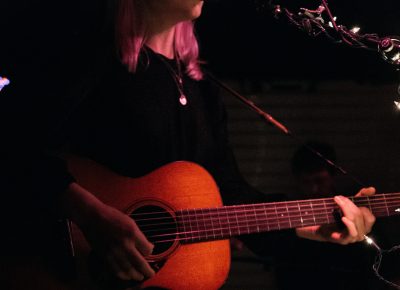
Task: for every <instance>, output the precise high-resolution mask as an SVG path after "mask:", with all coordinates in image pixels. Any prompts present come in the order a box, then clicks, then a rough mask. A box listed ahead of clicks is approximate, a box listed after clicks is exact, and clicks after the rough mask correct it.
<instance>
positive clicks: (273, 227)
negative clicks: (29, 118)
mask: <svg viewBox="0 0 400 290" xmlns="http://www.w3.org/2000/svg"><path fill="white" fill-rule="evenodd" d="M264 221H266V220H264ZM334 221H335V219H334V217H333V216H330V217H329V218H328V219H326V217H324V221H318V222H315V223H310V224H309V225H318V224H328V223H329V222H334ZM244 222H245V221H242V222H241V223H244ZM229 224H230V223H229V222H228V224H226V223H224V224H223V225H224V226H225V225H228V227H224V228H222V227H221V226H222V224H220V227H219V228H215V229H199V230H197V231H193V230H192V231H185V232H182V231H181V232H176V233H168V234H164V235H155V236H150V237H149V238H152V237H169V236H173V237H176V236H179V235H187V234H194V233H197V234H203V235H198V236H191V237H184V238H181V237H179V238H173V239H167V240H160V241H154V243H165V242H171V241H175V240H179V241H181V240H204V239H206V240H209V239H221V238H224V237H225V238H227V237H229V236H234V235H237V234H240V233H243V234H246V233H254V232H257V231H256V230H255V228H256V225H254V226H252V228H254V230H252V228H250V227H249V226H248V224H247V225H239V224H237V225H236V226H229ZM205 226H206V225H205ZM296 226H304V224H301V223H298V225H297V224H296ZM260 227H264V228H262V229H267V230H269V231H272V230H280V229H288V228H290V227H289V222H286V223H285V224H284V225H282V224H280V223H279V222H276V223H274V224H271V223H269V222H268V221H267V222H266V223H259V224H258V228H257V229H259V228H260ZM241 228H244V229H245V230H242V231H241V230H240V229H241ZM174 230H175V228H174ZM224 230H227V232H223V231H224ZM235 230H237V233H236V232H234V234H232V231H235ZM219 231H220V232H221V233H218V232H219ZM209 232H212V234H210V235H208V233H209ZM204 234H205V235H204Z"/></svg>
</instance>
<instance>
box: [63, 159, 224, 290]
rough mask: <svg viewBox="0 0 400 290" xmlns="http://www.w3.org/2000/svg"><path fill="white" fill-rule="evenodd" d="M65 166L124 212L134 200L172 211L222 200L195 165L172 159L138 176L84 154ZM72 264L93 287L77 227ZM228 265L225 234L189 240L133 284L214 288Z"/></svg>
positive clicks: (194, 289)
mask: <svg viewBox="0 0 400 290" xmlns="http://www.w3.org/2000/svg"><path fill="white" fill-rule="evenodd" d="M68 167H69V169H70V171H71V173H72V174H73V175H74V177H75V178H76V180H77V182H78V183H79V184H80V185H81V186H83V187H85V188H86V189H88V190H89V191H91V192H92V193H94V194H95V195H96V196H97V197H98V198H99V199H100V200H102V201H103V202H105V203H106V204H108V205H111V206H113V207H115V208H117V209H119V210H121V211H123V212H125V213H127V214H129V213H131V212H132V210H134V209H135V207H136V205H145V204H162V205H165V206H166V207H167V208H169V209H171V210H172V211H177V210H180V209H187V208H206V207H208V208H210V207H219V206H222V201H221V197H220V195H219V191H218V188H217V186H216V184H215V182H214V180H213V179H212V177H211V176H210V175H209V174H208V172H207V171H206V170H204V169H203V168H202V167H200V166H199V165H196V164H194V163H190V162H184V161H180V162H175V163H171V164H168V165H165V166H163V167H161V168H159V169H157V170H155V171H153V172H152V173H150V174H149V175H146V176H144V177H141V178H135V179H133V178H128V177H123V176H119V175H117V174H115V173H113V172H111V171H109V170H108V169H106V168H105V167H103V166H101V165H98V164H96V163H94V162H92V161H90V160H86V159H81V158H77V157H71V158H68ZM72 237H73V245H74V249H75V256H76V261H77V267H78V280H79V287H80V288H83V289H97V287H96V285H95V284H93V283H92V282H91V279H89V275H88V274H87V260H88V254H89V252H90V249H89V246H88V244H87V243H86V241H85V239H84V237H83V235H82V233H81V232H80V230H79V229H78V228H77V227H76V226H73V228H72ZM229 266H230V248H229V241H228V240H221V241H211V242H201V243H194V244H179V243H175V247H174V248H173V249H172V250H171V252H169V253H168V254H167V257H166V259H165V263H163V265H162V267H161V269H160V270H159V271H158V272H157V273H156V275H155V276H154V277H153V278H151V279H149V280H147V281H145V282H143V283H142V284H140V285H139V286H138V288H140V289H144V288H147V287H161V288H166V289H192V290H197V289H199V290H200V289H218V288H220V287H221V285H222V284H223V283H224V281H225V279H226V277H227V275H228V272H229Z"/></svg>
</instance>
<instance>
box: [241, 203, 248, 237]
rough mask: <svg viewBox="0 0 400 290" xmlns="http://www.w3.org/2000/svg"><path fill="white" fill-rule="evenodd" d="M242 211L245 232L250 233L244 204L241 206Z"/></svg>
mask: <svg viewBox="0 0 400 290" xmlns="http://www.w3.org/2000/svg"><path fill="white" fill-rule="evenodd" d="M242 211H243V212H244V220H245V222H246V229H247V233H248V234H250V227H249V221H248V219H247V213H246V208H245V207H244V206H242Z"/></svg>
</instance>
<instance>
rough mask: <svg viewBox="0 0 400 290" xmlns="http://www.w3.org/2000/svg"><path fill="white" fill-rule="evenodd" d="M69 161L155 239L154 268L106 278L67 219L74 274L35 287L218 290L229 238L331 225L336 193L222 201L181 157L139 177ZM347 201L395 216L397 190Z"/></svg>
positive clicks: (84, 181)
mask: <svg viewBox="0 0 400 290" xmlns="http://www.w3.org/2000/svg"><path fill="white" fill-rule="evenodd" d="M68 166H69V169H70V171H71V173H72V174H73V175H74V177H75V178H76V180H77V182H78V183H79V184H80V185H82V186H83V187H85V188H86V189H88V190H89V191H91V192H92V193H94V194H95V195H96V196H97V197H98V198H99V199H101V200H102V201H103V202H105V203H106V204H108V205H111V206H113V207H115V208H117V209H119V210H121V211H122V212H124V213H126V214H127V215H129V216H130V217H132V218H133V219H134V220H135V221H136V223H137V224H138V226H139V228H140V229H141V230H142V231H143V233H144V234H145V235H146V237H147V238H148V239H149V240H150V241H151V242H152V243H153V244H154V245H155V248H154V250H153V253H152V255H151V256H149V257H148V260H149V262H150V263H151V265H152V266H153V268H154V269H156V271H157V273H156V275H155V276H154V277H153V278H151V279H148V280H146V281H144V282H142V283H139V284H138V283H133V282H122V281H119V280H116V279H112V278H110V277H108V275H107V274H105V273H104V272H103V271H101V268H102V267H101V264H102V263H101V261H100V260H99V259H97V258H96V257H95V256H94V255H92V253H91V251H90V247H89V245H88V243H87V242H86V240H85V238H84V237H83V234H82V233H81V231H80V230H79V228H78V227H76V226H75V225H73V224H72V227H71V243H72V246H73V250H74V260H75V264H76V270H77V271H76V273H77V274H76V279H74V281H71V282H68V283H65V282H63V283H60V282H59V281H57V280H56V279H55V278H50V279H47V283H46V286H44V285H43V286H42V288H39V289H66V290H72V289H90V290H91V289H96V290H98V289H106V290H111V289H112V290H126V289H144V288H149V289H159V288H162V289H191V290H201V289H207V290H208V289H218V288H220V287H221V286H222V285H223V283H224V281H225V279H226V277H227V275H228V272H229V267H230V245H229V240H228V239H229V238H230V237H233V236H238V235H243V234H251V233H259V232H268V231H275V230H283V229H289V228H296V227H303V226H311V225H321V224H329V223H334V222H335V220H336V218H335V212H336V211H337V210H338V206H337V205H336V203H335V202H334V200H333V198H321V199H312V200H297V201H287V202H273V203H258V204H245V205H235V206H223V205H222V201H221V197H220V195H219V191H218V187H217V185H216V183H215V181H214V180H213V178H212V177H211V175H210V174H209V173H208V172H207V171H206V170H205V169H203V168H202V167H201V166H199V165H197V164H194V163H190V162H186V161H179V162H174V163H171V164H168V165H165V166H163V167H161V168H159V169H157V170H155V171H153V172H152V173H150V174H148V175H146V176H144V177H140V178H129V177H123V176H119V175H117V174H115V173H113V172H111V171H110V170H108V169H107V168H105V167H103V166H101V165H99V164H97V163H95V162H93V161H90V160H87V159H81V158H77V157H73V158H69V159H68ZM351 199H352V201H353V202H354V203H355V204H356V205H357V206H364V207H367V208H369V209H370V210H371V212H372V213H373V214H374V215H375V216H376V217H385V216H391V215H396V214H400V193H388V194H376V195H374V196H370V197H353V198H351ZM28 272H29V274H28ZM41 272H42V273H41V274H37V275H36V274H35V275H36V276H35V279H36V280H40V279H41V278H42V277H43V275H44V274H43V271H41ZM28 276H30V277H31V278H32V276H33V274H32V269H31V271H25V275H24V278H25V279H29V277H28ZM25 289H31V288H29V287H28V288H25ZM32 289H36V288H32Z"/></svg>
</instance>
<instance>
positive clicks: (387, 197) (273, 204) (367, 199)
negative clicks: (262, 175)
mask: <svg viewBox="0 0 400 290" xmlns="http://www.w3.org/2000/svg"><path fill="white" fill-rule="evenodd" d="M394 195H395V196H394ZM397 196H399V197H397ZM347 198H349V199H350V200H352V201H353V202H356V203H357V204H360V203H363V202H366V203H369V202H372V203H376V202H377V201H378V202H379V201H382V200H383V201H386V200H388V201H389V200H392V199H399V201H400V193H386V194H378V195H375V196H368V197H347ZM327 203H329V204H331V203H333V204H336V202H334V201H333V198H320V199H305V200H293V201H282V202H270V203H257V204H242V205H232V206H224V207H218V208H217V209H221V208H226V209H234V208H238V207H253V206H257V207H260V206H271V207H273V208H275V207H276V208H277V209H280V208H286V205H288V206H289V207H298V204H299V205H300V206H304V204H306V205H307V204H311V205H312V206H318V205H319V204H321V205H322V206H323V205H324V204H327ZM293 204H294V205H293ZM279 205H283V207H279ZM209 209H211V210H212V209H216V208H215V207H212V208H192V209H188V210H190V211H194V210H209ZM162 213H165V212H161V211H160V212H151V213H148V214H149V215H150V214H162ZM130 215H131V217H134V216H135V215H142V213H139V214H135V213H132V214H130Z"/></svg>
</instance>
